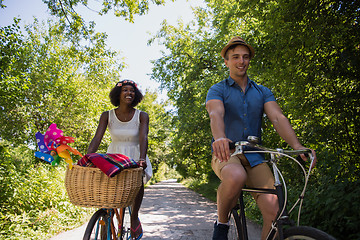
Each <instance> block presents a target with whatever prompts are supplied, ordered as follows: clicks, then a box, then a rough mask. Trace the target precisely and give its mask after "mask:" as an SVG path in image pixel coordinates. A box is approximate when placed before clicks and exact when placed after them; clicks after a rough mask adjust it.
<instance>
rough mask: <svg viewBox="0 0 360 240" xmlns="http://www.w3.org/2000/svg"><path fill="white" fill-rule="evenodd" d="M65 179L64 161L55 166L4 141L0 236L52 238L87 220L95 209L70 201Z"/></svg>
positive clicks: (0, 161)
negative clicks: (76, 204) (85, 207)
mask: <svg viewBox="0 0 360 240" xmlns="http://www.w3.org/2000/svg"><path fill="white" fill-rule="evenodd" d="M64 178H65V164H64V162H62V164H61V165H60V166H58V167H52V166H50V165H49V164H47V163H45V162H42V161H41V160H38V159H35V157H34V155H33V151H31V150H29V149H28V148H27V147H26V146H20V147H15V148H12V147H11V146H10V145H8V144H6V143H5V142H3V141H2V142H0V208H1V210H0V218H1V219H0V238H1V239H48V238H50V237H51V236H53V235H55V234H56V233H59V232H61V231H63V230H68V229H71V228H73V227H75V226H79V225H81V224H82V223H83V222H84V221H86V220H87V218H88V217H89V214H90V213H91V212H92V211H93V210H92V209H88V210H84V209H83V208H79V207H75V206H74V205H72V204H71V203H70V202H69V199H68V197H67V193H66V189H65V186H64Z"/></svg>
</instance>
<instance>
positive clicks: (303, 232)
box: [284, 226, 336, 240]
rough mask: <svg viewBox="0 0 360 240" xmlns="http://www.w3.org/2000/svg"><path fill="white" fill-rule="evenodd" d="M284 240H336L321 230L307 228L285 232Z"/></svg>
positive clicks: (290, 229)
mask: <svg viewBox="0 0 360 240" xmlns="http://www.w3.org/2000/svg"><path fill="white" fill-rule="evenodd" d="M284 240H336V239H335V238H334V237H332V236H331V235H329V234H327V233H326V232H323V231H321V230H319V229H316V228H313V227H307V226H298V227H290V228H288V229H285V230H284Z"/></svg>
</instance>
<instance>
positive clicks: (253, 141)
mask: <svg viewBox="0 0 360 240" xmlns="http://www.w3.org/2000/svg"><path fill="white" fill-rule="evenodd" d="M245 146H247V147H251V148H253V149H256V150H263V151H270V152H279V153H284V154H288V155H300V154H305V156H306V157H308V156H309V154H311V150H310V149H300V150H284V149H281V148H277V149H272V148H267V147H263V146H261V145H259V144H258V138H257V137H254V136H249V137H248V140H247V141H239V142H229V147H230V149H236V151H235V152H237V153H243V151H244V149H243V147H245ZM246 151H248V150H246ZM250 151H251V150H249V152H250Z"/></svg>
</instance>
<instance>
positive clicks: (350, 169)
mask: <svg viewBox="0 0 360 240" xmlns="http://www.w3.org/2000/svg"><path fill="white" fill-rule="evenodd" d="M43 1H44V2H45V3H46V4H47V5H48V7H49V10H50V12H51V14H52V15H54V16H56V17H57V18H55V19H53V20H49V21H47V22H45V23H43V22H39V21H38V20H37V19H34V22H33V23H31V24H29V25H27V26H23V25H22V23H21V20H20V19H17V18H15V19H14V23H13V24H11V25H10V26H1V27H0V54H1V55H0V95H1V98H0V126H1V128H0V180H1V181H0V206H1V210H0V217H1V218H0V238H1V239H48V237H49V236H51V235H53V234H55V233H57V232H60V231H62V230H65V229H69V228H70V227H74V226H77V225H80V224H81V223H82V222H85V221H86V220H87V218H88V216H89V214H90V213H91V212H92V211H91V210H90V209H89V210H86V209H84V208H77V207H74V206H73V205H72V204H71V203H69V201H68V199H67V195H66V191H65V188H64V186H63V181H64V172H65V164H64V163H62V164H61V165H60V166H58V167H52V166H49V165H47V164H46V163H45V162H42V161H41V160H39V159H36V158H35V157H34V155H33V154H34V151H35V148H36V141H35V133H36V132H38V131H40V132H44V131H46V129H47V128H48V126H49V125H50V124H51V123H56V124H57V125H58V127H59V128H60V129H62V130H64V133H65V134H66V135H68V136H72V137H75V138H76V140H75V143H74V144H73V145H72V147H75V148H77V149H78V150H79V151H80V152H81V153H85V152H86V149H87V147H88V143H89V141H90V140H91V138H92V136H93V134H94V132H95V130H96V126H97V123H98V120H99V116H100V114H101V113H102V112H103V111H105V110H109V109H111V108H112V106H111V105H110V102H109V100H108V98H107V96H108V92H109V89H110V88H111V87H112V86H113V84H114V82H116V81H117V80H118V79H119V78H120V75H121V72H122V71H123V68H124V66H125V64H126V63H125V62H124V59H123V58H122V56H121V55H120V53H118V52H114V51H112V50H111V49H109V47H108V46H107V45H106V42H107V36H106V34H104V33H98V32H96V31H95V28H94V24H95V23H85V22H84V21H83V20H82V18H81V16H78V15H77V14H76V13H75V12H73V11H74V9H76V8H75V6H76V5H78V4H83V5H86V4H87V1H82V0H81V1H78V0H72V1H66V2H64V4H63V5H62V6H61V5H60V4H59V2H58V1H57V0H43ZM106 2H109V4H108V5H106V6H107V7H105V8H104V9H100V10H99V11H101V13H102V14H106V13H107V12H108V11H109V10H111V9H113V8H115V5H114V4H115V3H118V1H106ZM120 2H122V3H125V1H120ZM126 2H127V3H128V2H129V1H126ZM130 2H131V1H130ZM135 2H136V1H134V4H132V5H131V4H130V5H126V4H125V5H123V11H117V12H116V14H117V15H118V16H120V17H124V18H125V19H126V20H128V21H133V20H134V18H133V17H134V15H142V14H146V12H147V11H148V10H149V11H151V8H149V4H150V3H154V4H164V3H165V2H164V1H143V2H144V4H138V2H136V3H135ZM5 3H6V1H3V2H1V3H0V7H1V8H5V5H4V4H5ZM359 13H360V3H359V1H353V0H346V1H345V0H324V1H320V2H319V1H315V0H291V1H285V0H276V1H273V0H271V1H270V0H264V1H253V0H241V1H236V2H234V1H233V0H221V1H220V0H204V6H203V7H200V8H196V9H194V14H195V16H194V20H193V21H192V22H190V23H184V22H181V21H179V23H178V24H177V25H176V26H172V25H169V24H168V23H167V22H166V21H164V22H163V24H162V26H161V28H160V29H159V31H158V32H157V33H156V34H153V36H152V37H151V39H150V40H149V45H151V44H152V43H153V42H154V41H159V42H160V43H161V44H162V45H163V46H164V47H165V48H166V51H165V52H163V55H162V57H160V58H159V59H157V60H155V61H153V66H154V67H153V71H152V74H151V79H153V80H155V81H158V82H159V83H160V84H161V87H162V89H165V90H167V93H168V101H166V102H164V101H161V102H160V101H158V95H157V92H152V91H149V90H146V91H144V95H145V99H144V101H143V102H142V103H141V105H139V108H140V110H144V111H146V112H148V113H149V116H150V133H149V158H150V159H151V160H152V163H153V168H154V173H155V175H154V178H153V180H152V182H157V181H161V180H163V179H167V178H177V179H180V180H181V181H183V182H184V183H185V184H186V185H187V186H188V187H190V188H192V189H194V190H195V191H198V192H200V193H201V194H203V195H204V196H207V197H208V198H209V199H212V200H215V198H216V189H217V186H218V183H219V180H218V179H217V178H216V176H214V174H213V172H212V169H211V166H210V159H211V149H210V142H211V131H210V125H209V118H208V114H207V112H206V109H205V98H206V93H207V91H208V89H209V87H210V86H211V85H213V84H214V83H216V82H219V81H221V80H223V79H224V78H226V77H228V72H227V69H226V67H225V65H224V63H223V59H222V58H221V57H220V54H219V52H220V50H221V48H222V46H223V45H224V44H226V42H227V41H228V40H229V39H230V38H231V37H232V36H234V35H240V36H241V37H243V38H244V39H246V40H247V42H248V43H250V44H251V45H252V46H253V47H254V48H255V49H256V53H255V58H254V59H252V63H251V68H250V69H249V75H250V78H251V79H253V80H255V81H256V82H258V83H260V84H262V85H265V86H267V87H269V88H270V89H271V90H272V91H273V92H274V94H275V96H276V98H277V101H278V103H279V105H281V107H282V109H283V111H284V114H285V115H286V116H287V117H288V118H289V119H290V121H291V123H292V125H293V127H294V130H295V132H296V133H297V135H298V136H299V139H300V141H301V142H302V143H303V145H304V146H307V147H309V148H313V149H314V150H316V152H317V156H318V163H317V166H316V168H315V169H314V171H313V175H312V176H311V178H310V182H309V184H308V191H307V193H306V196H305V202H304V203H305V205H304V207H303V211H302V224H303V225H310V226H313V227H316V228H319V229H322V230H324V231H326V232H328V233H330V234H332V235H333V236H334V237H336V238H337V239H339V240H342V239H344V240H345V239H359V238H360V233H359V231H358V226H359V225H360V219H359V214H358V211H357V210H358V209H360V201H359V195H360V179H359V176H360V164H359V162H360V158H359V156H360V154H359V152H360V145H359V144H358V139H360V131H359V129H360V108H359V100H360V99H359V98H360V84H359V77H360V67H359V66H360V45H359V39H360V25H359V22H360V19H359V16H360V14H359ZM64 14H65V15H64ZM66 14H67V15H66ZM68 16H71V17H72V18H73V19H72V18H68ZM69 19H72V21H69ZM134 80H137V79H134ZM169 109H170V110H169ZM262 130H263V136H264V137H263V139H262V140H263V144H264V145H266V146H269V147H283V148H288V146H287V145H286V143H285V142H284V141H283V140H282V139H280V138H279V137H278V135H277V134H276V132H275V131H274V130H273V128H272V126H271V124H270V122H269V121H268V120H267V119H266V118H265V121H264V123H263V128H262ZM109 140H110V137H109V134H107V135H105V139H104V141H103V142H102V144H101V146H100V148H99V152H105V151H106V148H107V145H108V143H109ZM74 161H76V159H74ZM304 164H307V163H304ZM280 168H281V169H283V170H284V177H285V179H287V180H288V184H289V186H292V190H291V192H290V195H289V199H290V201H293V200H294V199H296V198H297V196H298V192H299V189H300V186H301V184H302V182H301V180H300V179H301V178H300V176H299V175H298V171H297V169H296V166H294V165H292V164H290V163H288V162H282V163H281V166H280ZM247 209H248V210H249V214H248V216H250V217H251V218H253V219H255V221H257V222H261V220H259V214H258V212H257V210H253V209H255V205H254V203H253V202H252V201H251V200H249V201H248V206H247Z"/></svg>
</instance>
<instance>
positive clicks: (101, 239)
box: [83, 209, 108, 240]
mask: <svg viewBox="0 0 360 240" xmlns="http://www.w3.org/2000/svg"><path fill="white" fill-rule="evenodd" d="M107 235H108V214H107V212H106V210H104V209H99V210H97V211H96V212H95V213H94V215H92V217H91V218H90V221H89V223H88V225H87V227H86V230H85V234H84V238H83V240H107Z"/></svg>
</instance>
